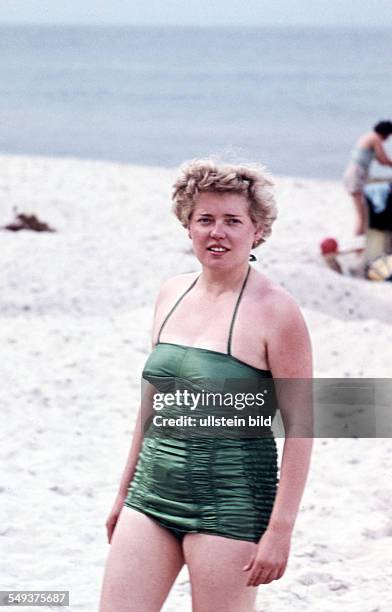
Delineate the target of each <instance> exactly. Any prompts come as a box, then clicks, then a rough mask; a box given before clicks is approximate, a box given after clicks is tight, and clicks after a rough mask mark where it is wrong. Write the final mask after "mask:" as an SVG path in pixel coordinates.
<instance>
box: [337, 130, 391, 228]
mask: <svg viewBox="0 0 392 612" xmlns="http://www.w3.org/2000/svg"><path fill="white" fill-rule="evenodd" d="M391 134H392V122H391V121H379V122H378V123H377V124H376V125H375V126H374V128H373V131H372V132H367V133H366V134H363V135H362V136H361V137H360V138H359V140H358V142H357V144H356V146H355V148H354V149H353V151H352V153H351V160H350V163H349V164H348V166H347V168H346V171H345V173H344V175H343V183H344V186H345V188H346V189H347V191H348V193H349V194H350V195H351V197H352V199H353V202H354V207H355V211H356V224H355V231H354V234H355V235H356V236H360V235H362V234H365V232H366V230H367V219H368V215H367V207H366V202H365V198H364V196H363V188H364V186H365V184H366V181H367V179H368V176H369V169H370V165H371V163H372V161H373V159H377V161H378V162H379V163H380V164H382V165H383V166H392V160H391V159H390V158H389V157H388V155H387V154H386V152H385V149H384V147H383V142H384V141H385V140H387V139H388V138H389V136H390V135H391Z"/></svg>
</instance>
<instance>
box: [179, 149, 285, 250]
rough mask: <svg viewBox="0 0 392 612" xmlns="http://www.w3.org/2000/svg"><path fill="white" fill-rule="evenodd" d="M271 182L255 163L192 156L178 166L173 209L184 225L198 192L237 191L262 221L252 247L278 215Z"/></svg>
mask: <svg viewBox="0 0 392 612" xmlns="http://www.w3.org/2000/svg"><path fill="white" fill-rule="evenodd" d="M272 186H273V182H272V180H271V178H270V177H269V175H268V173H267V172H266V170H265V168H264V166H261V165H258V164H252V165H250V164H241V165H236V164H220V163H217V162H215V161H214V160H211V159H194V160H192V161H190V162H186V163H185V164H183V165H182V166H181V168H180V175H179V177H178V178H177V180H176V182H175V183H174V185H173V196H172V200H173V212H174V214H175V215H176V217H177V219H179V221H180V222H181V223H182V225H183V226H184V227H188V226H189V221H190V219H191V217H192V213H193V210H194V207H195V204H196V200H197V196H198V195H199V193H202V192H205V191H210V192H215V193H238V194H242V195H245V197H246V198H247V200H248V202H249V216H250V218H251V219H252V221H253V223H254V224H255V225H259V224H260V225H261V226H262V228H263V236H262V237H261V238H260V239H259V240H257V241H256V242H255V243H254V244H253V247H252V248H255V247H257V246H259V244H261V243H262V242H265V241H266V239H267V238H268V236H270V234H271V227H272V224H273V222H274V221H275V219H276V216H277V208H276V203H275V198H274V195H273V193H272V189H271V187H272Z"/></svg>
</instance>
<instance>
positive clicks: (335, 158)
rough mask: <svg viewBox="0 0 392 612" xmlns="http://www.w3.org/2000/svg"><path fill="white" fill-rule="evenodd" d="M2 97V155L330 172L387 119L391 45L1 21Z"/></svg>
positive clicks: (299, 31) (331, 31)
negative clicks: (215, 158) (253, 163)
mask: <svg viewBox="0 0 392 612" xmlns="http://www.w3.org/2000/svg"><path fill="white" fill-rule="evenodd" d="M0 92H1V95H0V151H1V152H2V153H13V154H38V155H50V156H73V157H82V158H90V159H105V160H115V161H120V162H127V163H132V164H141V165H160V166H174V165H177V164H178V163H180V162H181V161H183V160H185V159H189V158H192V157H197V156H203V155H210V154H214V155H220V156H222V157H228V158H229V159H231V160H233V161H236V160H238V161H239V160H241V159H245V160H257V161H261V162H263V163H265V164H266V165H267V166H268V167H269V168H270V170H271V171H272V172H273V173H276V174H286V175H296V176H305V177H320V178H339V177H340V176H341V174H342V171H343V169H344V165H345V163H346V161H347V158H348V155H349V150H350V148H351V147H352V145H353V142H354V140H355V139H356V138H357V137H358V135H359V134H361V133H362V132H363V131H365V130H367V129H369V128H370V127H372V125H373V124H374V123H375V122H376V121H377V120H379V119H381V118H392V117H391V115H392V111H391V100H392V43H391V36H390V32H389V31H388V30H387V29H376V30H375V29H362V30H359V29H357V30H354V29H351V30H348V29H343V28H328V29H310V28H290V29H285V28H268V29H267V28H219V29H218V28H183V27H178V28H176V27H167V28H156V27H150V28H147V27H139V28H137V27H70V26H67V27H57V26H56V27H48V26H17V27H14V26H1V27H0ZM381 172H382V170H381ZM384 175H385V170H384Z"/></svg>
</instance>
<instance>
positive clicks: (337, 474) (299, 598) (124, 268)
mask: <svg viewBox="0 0 392 612" xmlns="http://www.w3.org/2000/svg"><path fill="white" fill-rule="evenodd" d="M0 162H1V169H2V170H1V173H0V197H1V202H2V206H1V209H0V225H2V226H3V225H5V224H6V223H9V222H11V221H12V219H13V208H14V207H16V208H17V210H18V212H24V213H29V214H35V215H37V216H38V218H39V219H40V220H42V221H45V222H46V223H48V224H49V225H50V226H52V227H53V228H54V229H55V230H56V231H55V232H51V233H49V232H48V233H46V232H42V233H37V232H32V231H19V232H9V231H2V232H1V234H0V235H1V240H2V258H3V262H2V266H1V271H0V275H1V276H0V282H1V287H2V298H1V303H0V315H1V319H0V338H1V342H0V363H1V380H2V393H1V396H0V404H1V411H2V415H3V435H2V442H1V445H0V457H1V467H2V474H3V478H2V483H1V486H0V545H1V549H2V555H1V557H0V574H1V576H2V578H1V585H0V588H1V589H3V590H5V589H8V590H10V589H35V590H37V589H57V590H59V589H65V590H69V591H70V601H71V605H70V607H69V610H71V611H72V612H73V611H75V612H76V611H77V612H79V611H80V612H91V611H92V610H96V609H97V607H98V600H99V592H100V587H101V581H102V575H103V569H104V563H105V560H106V555H107V551H108V544H107V541H106V532H105V521H106V518H107V514H108V512H109V510H110V508H111V505H112V503H113V502H114V498H115V495H116V493H117V488H118V485H119V481H120V476H121V473H122V469H123V467H124V464H125V461H126V456H127V453H128V449H129V446H130V441H131V434H132V431H133V428H134V427H135V416H136V411H137V408H138V402H139V396H140V377H141V371H142V368H143V364H144V362H145V359H146V357H147V355H148V353H149V351H150V348H151V339H150V330H151V321H152V314H153V308H154V300H155V297H156V295H157V292H158V290H159V287H160V285H161V284H162V282H163V281H164V280H166V279H167V278H169V277H171V276H173V275H176V274H180V273H183V272H191V271H194V270H197V269H199V266H198V262H197V260H196V259H195V257H194V255H193V253H192V251H191V244H190V241H189V238H188V236H187V233H186V231H185V230H184V229H183V228H182V227H181V226H180V224H179V222H178V221H177V219H176V218H175V217H174V215H172V214H171V212H170V195H171V185H172V182H173V180H174V177H175V176H176V168H163V167H147V166H133V165H126V164H120V163H114V162H104V161H89V160H80V159H77V158H56V159H55V158H49V157H48V158H45V157H27V156H6V155H3V156H0ZM275 181H276V199H277V203H278V209H279V217H278V220H277V222H276V223H275V224H274V226H273V232H272V236H271V238H270V239H268V241H267V243H266V244H265V245H264V246H262V247H260V248H258V249H257V250H256V251H255V253H256V255H257V258H258V260H257V262H255V263H254V264H252V265H253V266H254V267H255V268H256V269H257V270H260V271H264V272H265V273H266V274H267V275H269V276H270V277H271V278H272V279H274V280H275V282H277V283H279V284H280V285H282V286H283V287H285V288H286V289H287V290H288V291H289V292H290V293H291V294H292V295H293V296H294V298H295V299H296V300H297V302H298V303H299V305H300V307H301V310H302V313H303V315H304V317H305V320H306V322H307V324H308V327H309V331H310V335H311V339H312V345H313V351H314V369H315V371H314V375H315V377H318V378H383V377H388V376H390V364H391V359H390V354H391V348H390V347H391V345H392V327H391V323H392V310H391V301H392V284H391V283H376V282H369V281H365V280H361V279H358V278H352V277H349V276H340V275H338V274H336V273H334V272H333V271H331V270H330V269H328V268H327V267H326V265H325V264H324V262H323V261H322V259H321V257H320V255H319V247H318V245H319V242H320V241H321V239H322V238H324V237H325V236H335V237H336V238H337V239H338V241H339V243H341V244H345V243H347V242H348V241H349V239H350V235H351V232H352V227H353V216H352V215H353V211H352V206H351V202H350V200H349V198H348V196H347V195H346V194H345V192H344V190H343V186H342V185H341V184H340V183H339V182H336V181H333V180H321V179H308V178H296V177H280V176H279V177H276V178H275ZM278 442H279V445H280V447H281V446H282V445H281V442H282V441H281V440H279V441H278ZM391 471H392V444H391V442H390V440H389V439H382V438H378V439H370V438H369V439H344V438H343V439H316V440H315V447H314V456H313V461H312V466H311V472H310V476H309V480H308V485H307V488H306V491H305V495H304V498H303V501H302V504H301V511H300V514H299V518H298V521H297V524H296V529H295V533H294V537H293V542H292V551H291V557H290V561H289V565H288V568H287V571H286V574H285V576H284V577H283V578H282V579H281V580H280V581H277V582H275V583H273V584H271V585H266V586H261V587H259V590H258V607H257V611H258V612H275V611H276V610H279V612H286V611H287V612H288V611H289V610H290V611H292V610H294V611H297V610H298V612H299V611H301V612H303V611H304V610H309V611H310V610H312V612H313V611H315V610H320V611H321V612H337V611H338V610H339V611H340V610H345V611H346V612H387V610H390V609H391V607H392V572H391V569H390V548H391V542H392V516H391V511H390V499H391V485H390V484H389V483H390V473H391ZM217 562H219V560H218V561H217ZM26 609H29V610H32V609H33V608H26ZM190 610H191V604H190V595H189V582H188V574H187V571H186V569H184V570H183V571H182V572H181V574H180V576H179V578H178V580H177V581H176V585H175V587H174V589H173V591H172V593H171V594H170V595H169V598H168V600H167V602H166V604H165V607H164V612H189V611H190Z"/></svg>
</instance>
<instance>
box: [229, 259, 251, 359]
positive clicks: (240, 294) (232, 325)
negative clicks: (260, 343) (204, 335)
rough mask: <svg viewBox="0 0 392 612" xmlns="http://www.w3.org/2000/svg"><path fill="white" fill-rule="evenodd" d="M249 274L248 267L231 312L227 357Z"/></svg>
mask: <svg viewBox="0 0 392 612" xmlns="http://www.w3.org/2000/svg"><path fill="white" fill-rule="evenodd" d="M249 272H250V266H249V267H248V271H247V273H246V276H245V279H244V282H243V283H242V287H241V291H240V293H239V295H238V298H237V302H236V305H235V308H234V312H233V316H232V318H231V323H230V330H229V337H228V340H227V354H228V355H231V340H232V337H233V329H234V323H235V318H236V316H237V312H238V307H239V305H240V301H241V298H242V294H243V293H244V290H245V286H246V282H247V280H248V277H249Z"/></svg>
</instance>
